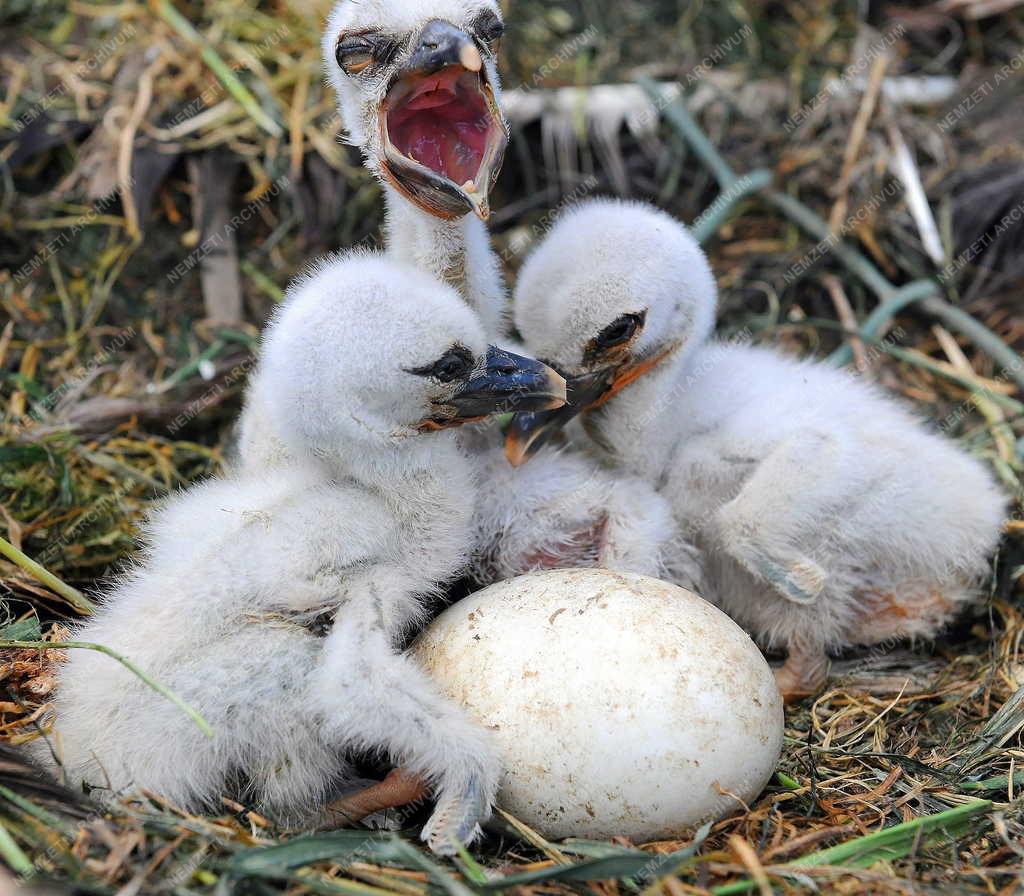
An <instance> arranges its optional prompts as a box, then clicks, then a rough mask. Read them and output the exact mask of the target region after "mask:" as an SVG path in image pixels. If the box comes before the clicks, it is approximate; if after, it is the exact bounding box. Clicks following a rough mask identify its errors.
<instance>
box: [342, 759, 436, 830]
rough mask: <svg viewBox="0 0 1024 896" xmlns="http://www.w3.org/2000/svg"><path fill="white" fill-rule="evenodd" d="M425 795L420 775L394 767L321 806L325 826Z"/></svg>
mask: <svg viewBox="0 0 1024 896" xmlns="http://www.w3.org/2000/svg"><path fill="white" fill-rule="evenodd" d="M426 795H427V785H426V784H425V783H424V781H423V779H422V778H420V777H419V776H418V775H413V774H410V773H409V772H407V771H404V770H403V769H400V768H396V769H394V770H392V771H391V772H389V773H388V776H387V777H386V778H385V779H384V780H383V781H379V782H377V783H376V784H372V785H370V786H369V787H367V788H365V789H364V790H359V791H356V793H353V794H349V795H348V796H345V797H342V798H341V799H338V800H334V802H332V803H329V804H328V805H327V806H326V807H325V808H324V819H325V824H324V827H342V826H344V825H349V824H354V823H355V822H357V821H362V820H363V819H365V818H368V817H369V816H372V815H375V814H376V813H378V812H382V811H383V810H385V809H395V808H397V807H399V806H405V805H408V804H409V803H415V802H418V801H420V800H422V799H424V798H425V797H426Z"/></svg>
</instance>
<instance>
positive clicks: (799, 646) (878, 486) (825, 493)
mask: <svg viewBox="0 0 1024 896" xmlns="http://www.w3.org/2000/svg"><path fill="white" fill-rule="evenodd" d="M627 247H628V250H627ZM715 305H716V289H715V282H714V278H713V276H712V273H711V271H710V269H709V267H708V263H707V260H706V259H705V257H704V254H703V252H702V251H701V249H700V247H699V246H698V245H697V243H696V241H695V240H694V239H693V238H692V237H691V236H690V234H689V233H688V232H687V231H686V229H685V228H684V227H683V226H682V225H680V224H679V223H678V222H677V221H675V220H674V219H673V218H671V217H670V216H668V215H666V214H664V213H662V212H660V211H658V210H655V209H653V208H650V207H648V206H645V205H642V204H638V203H627V202H620V201H608V200H603V201H593V202H589V203H585V204H582V205H580V206H579V207H577V208H576V209H575V210H573V211H571V212H569V213H567V214H566V215H564V217H562V218H561V220H560V221H559V222H558V224H557V225H556V226H555V227H554V229H553V230H552V231H551V233H550V234H549V236H548V237H547V238H546V240H545V241H544V243H543V244H542V245H541V246H540V247H539V248H538V249H537V250H536V252H535V253H534V254H533V255H532V256H531V257H530V259H529V260H528V261H527V263H526V265H525V266H524V268H523V270H522V273H521V275H520V279H519V283H518V287H517V290H516V294H515V297H514V303H513V306H514V316H515V321H516V324H517V326H518V328H519V331H520V332H521V333H522V334H523V337H524V339H525V342H526V345H527V347H528V349H529V351H530V352H531V353H533V354H534V355H535V356H536V357H538V358H543V359H544V360H545V361H546V362H547V363H549V364H551V365H552V366H554V367H555V368H556V369H558V370H559V372H561V373H562V374H563V375H565V376H566V377H567V379H568V380H569V396H570V403H571V404H570V405H567V406H566V407H564V408H562V409H561V410H556V411H552V412H550V413H541V414H523V415H519V416H518V417H517V419H516V421H515V423H514V424H513V427H512V430H511V431H510V433H509V438H508V442H507V451H508V454H509V457H510V459H511V460H512V461H513V462H514V463H522V462H523V461H524V460H525V459H526V458H528V457H529V456H530V455H531V454H532V453H534V452H535V451H537V450H538V448H539V446H540V445H541V444H542V443H543V441H544V440H545V438H546V437H547V435H549V434H550V433H551V432H552V431H553V430H555V429H557V428H558V427H559V426H562V425H564V424H565V423H566V421H567V420H569V419H571V418H572V417H573V416H574V415H575V414H582V421H583V427H584V429H585V431H586V433H587V438H588V441H589V444H590V445H591V447H592V448H593V449H594V450H596V451H598V452H599V453H600V454H602V455H603V456H604V457H605V458H606V459H610V460H612V461H614V462H615V463H616V464H617V465H619V467H620V468H621V469H623V470H625V471H628V472H630V473H633V474H636V475H639V476H642V477H643V478H645V479H646V480H647V481H648V482H649V483H651V484H652V485H655V486H656V487H657V489H658V491H659V492H660V493H661V494H662V495H664V496H665V497H666V498H667V499H668V501H669V502H670V503H671V505H672V507H673V510H674V514H675V517H676V520H677V522H678V524H679V527H680V530H681V533H682V536H683V537H684V538H686V539H689V540H692V541H694V542H695V543H696V545H697V547H698V548H699V549H700V550H701V552H702V554H703V561H704V570H703V572H704V582H705V588H706V596H707V597H708V598H709V599H712V600H714V601H715V602H717V603H718V604H719V605H720V606H721V607H722V608H723V609H724V610H726V611H727V612H728V613H729V614H730V615H732V616H733V617H734V618H735V619H736V620H737V621H738V622H739V623H740V624H742V625H743V626H745V627H746V628H747V629H748V631H750V632H751V633H753V634H754V635H755V637H756V638H757V639H758V640H759V641H760V642H761V643H762V644H763V645H764V646H766V647H769V648H776V647H778V648H783V649H785V650H786V651H787V652H788V659H787V660H786V663H785V665H784V666H783V667H782V668H781V669H780V670H779V671H778V673H777V678H778V681H779V685H780V688H781V689H782V691H783V693H784V694H785V695H786V696H788V697H794V696H797V695H801V694H807V693H813V692H815V691H817V690H818V689H820V687H821V686H822V685H823V684H824V682H825V679H826V675H827V669H828V660H827V654H828V652H829V651H834V650H838V649H840V648H843V647H845V646H847V645H855V644H856V645H865V644H878V643H881V642H889V641H891V640H893V639H905V638H910V639H914V638H931V637H934V636H935V635H936V634H937V633H938V632H939V631H940V629H941V628H942V627H943V626H944V624H946V623H947V622H948V621H949V620H950V619H951V618H952V617H953V616H954V615H955V614H956V612H957V610H958V609H959V608H960V607H961V606H962V605H964V604H965V603H967V602H968V601H970V600H972V599H973V598H974V597H975V596H976V594H977V590H976V588H977V585H978V583H979V581H980V580H981V579H982V578H983V577H984V576H985V575H986V574H987V572H988V562H987V559H988V557H989V555H990V554H991V552H992V551H993V550H994V548H995V547H996V544H997V542H998V540H999V537H1000V531H1001V524H1002V521H1003V519H1004V512H1005V509H1006V500H1005V497H1004V496H1003V495H1002V494H1001V493H1000V491H999V489H998V488H997V486H996V485H995V483H994V481H993V479H992V477H991V476H990V475H989V473H988V472H987V471H986V469H985V468H984V467H983V466H982V464H981V463H979V462H978V461H977V460H975V459H974V458H972V457H970V456H969V455H967V454H966V453H964V452H963V451H961V450H960V449H959V448H958V447H957V446H955V445H954V444H953V443H952V442H950V441H948V440H946V439H944V438H942V437H940V436H939V435H937V434H935V433H932V432H930V431H928V430H927V429H926V428H925V427H924V426H922V425H921V423H920V422H918V421H917V420H915V419H914V418H913V417H912V416H911V415H910V414H909V413H907V412H906V411H905V410H904V409H903V408H902V407H900V406H899V405H898V404H897V403H896V402H895V401H893V400H891V399H890V398H888V397H886V396H885V395H884V394H882V393H881V392H880V391H879V390H878V389H876V388H875V387H873V386H871V385H869V384H867V383H865V382H863V381H862V380H859V379H857V378H856V377H855V376H853V375H851V374H849V373H847V372H844V371H840V370H835V369H833V368H830V367H827V366H825V365H823V364H820V363H815V362H813V361H799V360H795V359H792V358H788V357H785V356H783V355H781V354H779V353H778V352H775V351H771V350H766V349H762V348H756V347H751V346H747V345H740V344H726V343H717V342H714V341H712V340H711V338H710V337H711V332H712V329H713V325H714V317H715Z"/></svg>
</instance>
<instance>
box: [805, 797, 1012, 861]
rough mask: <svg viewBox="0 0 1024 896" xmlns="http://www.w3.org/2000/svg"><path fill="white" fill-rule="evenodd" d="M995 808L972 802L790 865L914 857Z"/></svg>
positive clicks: (986, 803) (981, 802)
mask: <svg viewBox="0 0 1024 896" xmlns="http://www.w3.org/2000/svg"><path fill="white" fill-rule="evenodd" d="M991 808H992V803H991V802H990V801H989V800H972V801H971V802H969V803H965V804H964V805H963V806H957V807H956V808H954V809H947V810H946V811H945V812H938V813H936V814H935V815H925V816H923V817H922V818H915V819H913V820H911V821H905V822H903V823H902V824H896V825H893V826H892V827H891V828H886V829H885V830H882V831H877V832H876V833H874V834H867V835H865V836H864V837H858V838H857V839H856V840H850V841H848V842H846V843H840V844H837V845H836V846H830V847H829V848H828V849H822V850H819V851H818V852H812V853H810V854H809V855H806V856H801V857H800V858H799V859H794V860H793V861H792V862H788V863H787V864H788V865H848V866H851V867H854V868H868V867H870V866H871V865H873V864H875V862H879V861H882V860H883V859H902V858H904V857H906V856H907V855H909V854H910V852H911V850H912V849H914V847H915V845H919V844H921V843H927V842H929V841H930V840H934V839H935V838H937V837H939V836H941V835H943V834H954V833H957V832H959V831H962V830H963V829H964V828H966V827H967V826H968V824H970V822H971V821H972V820H973V819H974V818H976V817H977V816H978V815H983V814H984V813H986V812H988V811H989V809H991Z"/></svg>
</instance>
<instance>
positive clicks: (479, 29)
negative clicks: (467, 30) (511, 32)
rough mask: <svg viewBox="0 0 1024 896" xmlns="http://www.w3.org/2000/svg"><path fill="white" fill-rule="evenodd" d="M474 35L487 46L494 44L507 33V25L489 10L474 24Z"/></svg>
mask: <svg viewBox="0 0 1024 896" xmlns="http://www.w3.org/2000/svg"><path fill="white" fill-rule="evenodd" d="M473 33H474V34H476V36H477V37H478V38H480V40H482V41H483V42H484V43H485V44H493V43H495V42H496V41H498V40H500V39H501V36H502V35H503V34H504V33H505V23H504V22H503V21H502V20H501V19H499V18H498V17H497V16H496V15H495V14H494V13H493V12H491V11H489V10H488V11H487V12H485V13H484V14H483V15H482V16H480V18H478V19H477V20H476V22H474V23H473Z"/></svg>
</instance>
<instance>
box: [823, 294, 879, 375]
mask: <svg viewBox="0 0 1024 896" xmlns="http://www.w3.org/2000/svg"><path fill="white" fill-rule="evenodd" d="M822 280H823V281H824V283H825V289H827V290H828V294H829V297H830V298H831V299H832V304H833V305H835V308H836V314H837V315H839V322H840V323H841V324H842V325H843V329H845V330H846V331H847V332H849V333H850V334H851V335H850V348H851V349H852V350H853V357H854V360H855V361H856V367H857V369H858V370H861V371H866V370H867V369H868V366H869V365H868V355H867V352H866V351H865V350H864V340H863V339H862V338H861V336H860V334H859V332H858V330H859V329H860V328H859V327H858V326H857V315H856V314H854V313H853V308H852V307H851V306H850V300H849V299H848V298H847V297H846V291H845V290H844V289H843V284H842V281H841V280H840V279H839V278H838V277H837V276H835V274H826V275H825V276H824V277H823V278H822Z"/></svg>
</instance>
